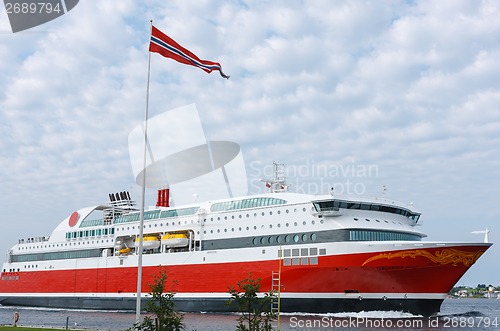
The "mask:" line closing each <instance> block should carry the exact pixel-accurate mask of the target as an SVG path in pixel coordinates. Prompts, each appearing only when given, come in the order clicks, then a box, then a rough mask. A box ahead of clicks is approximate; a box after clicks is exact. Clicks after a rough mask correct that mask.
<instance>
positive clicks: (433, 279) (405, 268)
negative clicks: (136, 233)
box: [0, 245, 489, 295]
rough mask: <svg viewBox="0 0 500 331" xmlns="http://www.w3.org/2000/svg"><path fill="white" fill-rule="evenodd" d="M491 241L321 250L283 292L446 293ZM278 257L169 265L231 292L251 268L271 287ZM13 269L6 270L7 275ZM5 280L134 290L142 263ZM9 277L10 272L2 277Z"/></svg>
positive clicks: (61, 288) (199, 284)
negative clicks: (322, 253) (341, 251)
mask: <svg viewBox="0 0 500 331" xmlns="http://www.w3.org/2000/svg"><path fill="white" fill-rule="evenodd" d="M488 247H489V246H487V245H484V246H482V245H475V246H457V247H454V248H453V249H451V250H450V249H449V248H444V247H436V248H422V249H418V248H417V249H412V250H402V251H391V252H375V253H373V252H371V253H362V254H345V255H330V256H319V259H318V264H317V265H296V266H282V273H281V284H282V285H283V286H284V288H283V292H297V293H342V292H344V291H346V290H355V291H359V292H360V293H447V292H448V291H449V290H450V289H451V288H452V287H453V285H454V284H455V283H456V282H457V281H458V280H459V279H460V277H461V276H462V275H463V274H464V273H465V272H466V271H467V270H468V269H469V267H470V266H471V265H472V264H473V263H474V262H475V261H476V260H477V258H479V256H480V255H481V254H482V253H483V252H484V251H485V250H486V249H487V248H488ZM278 263H279V260H273V261H257V262H238V263H235V262H233V263H211V264H208V263H207V264H191V265H175V266H168V267H166V271H167V276H168V278H169V280H176V281H177V282H178V285H177V286H176V291H177V292H179V293H183V292H186V293H196V292H198V293H204V292H205V293H206V292H217V293H227V291H228V287H229V286H234V285H236V283H237V282H238V281H239V280H242V279H243V278H245V277H246V276H247V275H248V273H249V272H251V273H252V276H253V277H254V278H261V280H262V287H261V288H262V291H267V290H269V289H270V288H271V272H272V271H275V272H276V271H278V266H279V265H278ZM7 274H9V273H3V274H2V276H4V275H7ZM158 274H159V267H158V266H153V267H151V266H147V267H144V268H143V279H144V281H143V287H142V291H143V292H144V293H147V292H148V291H149V286H148V284H151V283H152V282H153V278H152V275H158ZM16 275H18V276H19V279H18V280H2V281H0V293H33V294H37V293H38V294H41V293H47V294H49V293H67V294H71V293H108V294H112V295H119V294H120V293H135V291H136V279H137V268H135V267H118V268H94V269H76V270H43V271H30V272H19V273H16ZM3 278H6V277H2V279H3Z"/></svg>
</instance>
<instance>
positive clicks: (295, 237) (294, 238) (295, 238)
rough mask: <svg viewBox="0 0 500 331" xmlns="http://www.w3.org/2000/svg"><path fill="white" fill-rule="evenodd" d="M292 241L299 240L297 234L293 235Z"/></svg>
mask: <svg viewBox="0 0 500 331" xmlns="http://www.w3.org/2000/svg"><path fill="white" fill-rule="evenodd" d="M293 241H294V242H296V243H298V242H299V235H298V234H296V235H294V236H293Z"/></svg>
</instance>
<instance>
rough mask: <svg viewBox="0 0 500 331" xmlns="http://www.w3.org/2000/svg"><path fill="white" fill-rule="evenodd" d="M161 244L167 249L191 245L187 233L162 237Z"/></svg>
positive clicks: (167, 234)
mask: <svg viewBox="0 0 500 331" xmlns="http://www.w3.org/2000/svg"><path fill="white" fill-rule="evenodd" d="M161 244H162V245H165V246H167V247H185V246H187V245H188V244H189V239H188V235H187V234H185V233H166V234H165V235H163V236H162V237H161Z"/></svg>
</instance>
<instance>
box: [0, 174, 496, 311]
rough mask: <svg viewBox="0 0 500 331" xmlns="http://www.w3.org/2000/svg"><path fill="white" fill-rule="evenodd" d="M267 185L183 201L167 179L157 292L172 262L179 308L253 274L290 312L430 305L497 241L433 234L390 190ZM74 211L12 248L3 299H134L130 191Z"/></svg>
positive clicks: (157, 221) (157, 247)
mask: <svg viewBox="0 0 500 331" xmlns="http://www.w3.org/2000/svg"><path fill="white" fill-rule="evenodd" d="M265 185H266V186H267V187H268V188H269V192H268V193H264V194H259V195H253V196H246V197H241V198H231V199H222V200H217V201H206V202H201V203H194V204H190V205H184V206H175V207H173V206H169V191H168V189H161V190H159V191H158V199H157V203H156V206H154V207H151V208H148V209H147V210H145V211H144V213H143V215H144V218H143V227H144V228H143V254H142V264H143V266H142V275H143V276H142V279H143V282H142V296H144V298H146V299H145V300H147V293H148V292H149V285H150V284H152V282H153V280H154V277H155V276H157V275H159V273H160V272H161V270H165V271H166V273H167V277H168V279H169V280H175V281H176V282H177V286H176V288H175V291H176V294H175V299H174V300H175V303H176V307H177V309H178V310H180V311H186V312H188V311H206V312H220V311H228V309H230V307H228V306H227V305H225V303H226V301H227V300H228V299H229V297H230V295H229V293H228V288H229V287H230V286H236V284H237V283H238V281H240V280H243V279H245V278H246V277H248V275H249V273H251V275H252V277H253V278H255V279H256V278H260V280H261V291H263V292H266V291H269V290H273V289H274V290H279V292H280V309H281V311H282V312H305V313H335V312H359V311H373V310H377V311H379V310H392V311H404V312H410V313H413V314H415V315H424V316H429V315H432V314H435V313H437V312H439V310H440V306H441V303H442V301H443V300H444V299H445V297H446V296H447V294H448V292H449V291H450V289H451V288H452V287H453V286H454V285H455V283H456V282H457V281H458V280H459V279H460V278H461V277H462V275H463V274H464V273H465V272H466V271H467V270H468V269H469V268H470V267H471V266H472V265H473V264H474V263H475V262H476V261H477V260H478V259H479V257H480V256H481V255H482V254H483V253H484V252H485V251H486V250H487V249H488V248H489V247H490V245H491V244H489V243H459V242H444V241H443V242H430V241H425V240H423V239H424V238H425V237H426V235H425V234H424V233H422V232H421V231H420V230H419V228H420V227H419V226H420V225H421V223H422V221H421V214H420V212H419V211H417V210H416V209H415V208H414V207H413V205H412V204H409V205H407V204H403V203H399V202H396V201H394V200H390V199H387V198H386V197H385V196H384V197H378V198H371V199H366V198H359V197H349V196H341V195H336V194H327V195H307V194H297V193H291V192H288V191H287V185H286V183H285V182H284V180H283V179H282V178H278V177H277V178H274V179H272V180H269V181H266V182H265ZM106 200H107V199H106ZM68 214H69V216H68V217H67V218H66V219H64V220H63V221H62V222H61V223H60V224H59V225H58V226H57V227H56V228H55V229H54V230H53V232H52V233H51V234H50V236H43V237H33V238H29V239H23V240H19V241H18V243H17V244H15V245H14V246H13V247H12V248H11V249H10V250H9V251H8V254H7V261H6V262H5V263H4V264H3V267H2V272H1V280H0V303H1V304H2V305H16V306H38V307H63V308H75V309H113V310H116V309H118V310H133V309H134V308H135V304H136V295H137V294H136V290H137V274H138V258H139V254H138V247H139V246H140V245H139V242H140V238H139V230H140V224H141V222H140V210H139V209H138V208H137V207H135V204H134V202H133V201H132V199H131V197H130V194H129V193H128V192H120V193H113V194H109V201H108V202H107V203H104V204H100V205H96V206H91V207H87V208H83V209H80V210H77V211H74V212H72V213H71V212H70V213H68ZM277 280H279V281H278V282H277ZM277 283H279V284H280V286H279V288H276V284H277ZM141 301H144V300H141Z"/></svg>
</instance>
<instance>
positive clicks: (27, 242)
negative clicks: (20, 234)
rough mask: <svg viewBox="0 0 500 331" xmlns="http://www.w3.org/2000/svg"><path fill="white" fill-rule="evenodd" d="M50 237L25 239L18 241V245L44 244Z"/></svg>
mask: <svg viewBox="0 0 500 331" xmlns="http://www.w3.org/2000/svg"><path fill="white" fill-rule="evenodd" d="M49 238H50V237H45V236H43V237H33V238H27V239H19V241H18V243H19V244H32V243H39V242H44V241H48V240H49Z"/></svg>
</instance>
